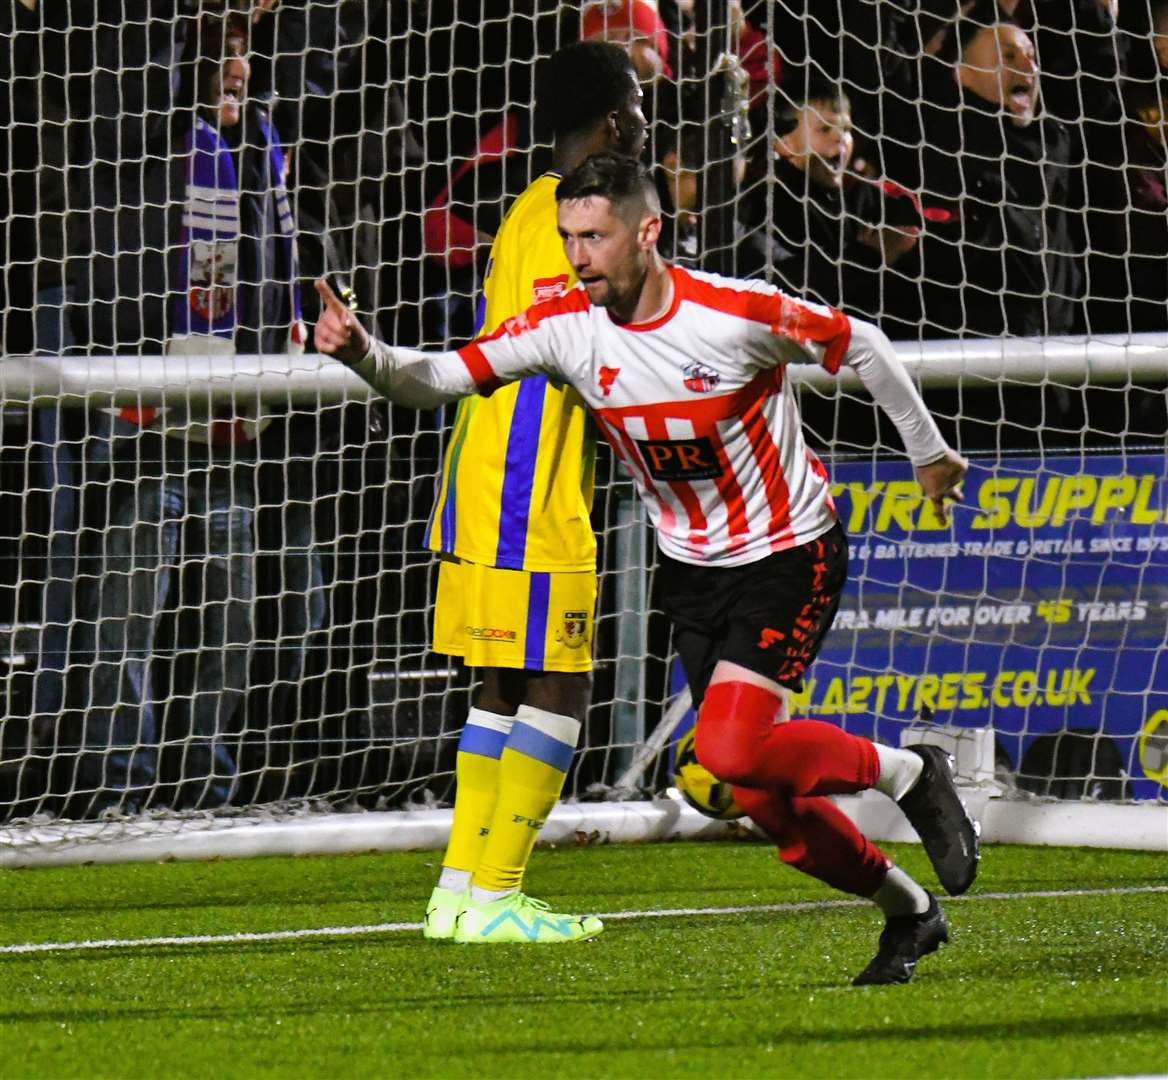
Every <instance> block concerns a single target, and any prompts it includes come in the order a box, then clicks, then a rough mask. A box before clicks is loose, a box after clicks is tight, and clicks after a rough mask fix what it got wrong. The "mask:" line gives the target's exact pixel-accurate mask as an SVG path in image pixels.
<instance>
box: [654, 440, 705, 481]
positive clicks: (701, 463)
mask: <svg viewBox="0 0 1168 1080" xmlns="http://www.w3.org/2000/svg"><path fill="white" fill-rule="evenodd" d="M637 449H639V450H640V451H641V457H642V459H643V460H644V462H645V466H646V468H648V470H649V475H650V476H651V477H653V479H654V480H666V481H678V480H681V481H689V480H715V479H717V478H718V477H719V476H721V475H722V465H721V463H720V462H719V461H718V455H717V454H716V453H714V446H713V443H711V442H710V440H709V439H707V438H705V437H704V436H697V437H695V438H692V439H638V440H637Z"/></svg>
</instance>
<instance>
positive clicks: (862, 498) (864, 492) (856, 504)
mask: <svg viewBox="0 0 1168 1080" xmlns="http://www.w3.org/2000/svg"><path fill="white" fill-rule="evenodd" d="M883 490H884V481H883V480H877V481H876V482H875V483H874V484H873V485H872V486H871V487H866V486H865V485H864V484H860V483H856V482H855V481H853V482H852V483H850V484H848V485H847V486H846V487H845V485H843V484H832V485H831V493H832V495H833V496H835V495H842V494H843V493H844V492H845V491H846V492H847V493H848V498H849V499H851V502H852V512H851V513H850V514H849V515H848V526H847V531H848V532H850V533H854V532H859V531H860V530H861V529H862V528H863V526H864V518H865V517H866V516H867V514H868V508H869V507H870V506H871V505H872V503H873V502H875V501H876V496H877V495H879V494H880V492H881V491H883Z"/></svg>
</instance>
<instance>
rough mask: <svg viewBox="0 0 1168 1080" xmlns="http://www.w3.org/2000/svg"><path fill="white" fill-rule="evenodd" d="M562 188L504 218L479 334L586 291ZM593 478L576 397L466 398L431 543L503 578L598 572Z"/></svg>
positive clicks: (539, 387)
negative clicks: (571, 260)
mask: <svg viewBox="0 0 1168 1080" xmlns="http://www.w3.org/2000/svg"><path fill="white" fill-rule="evenodd" d="M559 183H560V176H559V174H558V173H555V172H548V173H545V174H544V175H543V176H541V177H539V178H538V179H537V180H535V181H533V182H532V183H531V184H530V185H529V186H528V188H527V189H526V190H525V191H524V192H523V194H522V195H520V196H519V198H518V199H516V200H515V202H514V204H513V205H512V206H511V208H510V210H508V211H507V215H506V216H505V217H504V218H503V223H502V225H501V226H500V227H499V232H498V234H497V235H496V237H495V242H494V243H493V244H492V245H491V257H490V261H489V262H488V264H487V275H486V280H485V282H484V285H483V293H484V299H485V308H484V312H483V320H482V324H481V325H480V327H479V332H480V333H490V332H491V331H493V330H494V329H495V328H496V327H498V325H499V324H500V323H501V322H503V321H504V320H505V319H509V318H510V317H511V316H512V315H518V314H519V313H520V312H522V311H526V310H527V308H529V307H530V306H531V305H532V304H533V303H536V302H538V301H540V300H547V299H550V298H551V297H553V296H556V295H558V294H559V293H561V292H565V291H567V290H568V289H570V288H571V287H572V286H573V285H574V284H575V283H576V275H575V274H574V273H573V272H572V267H571V266H570V265H569V264H568V260H567V258H566V257H565V255H564V246H563V244H562V242H561V241H560V235H559V231H558V229H557V227H556V188H557V187H558V186H559ZM595 472H596V443H595V439H594V437H593V435H592V432H591V429H590V427H589V425H588V417H587V413H586V412H585V409H584V404H583V402H582V401H581V400H580V396H579V395H578V394H577V393H576V391H575V390H573V389H572V388H571V387H565V386H557V385H555V384H553V383H550V382H549V381H548V380H547V378H546V377H544V376H538V377H533V378H528V379H523V380H522V381H520V382H517V383H512V384H511V385H509V386H504V387H502V388H500V389H498V390H496V391H495V392H494V393H493V394H492V395H491V396H490V397H489V398H482V397H472V398H466V399H464V400H463V401H461V402H459V405H458V412H457V413H456V414H455V418H454V428H453V430H452V432H451V435H450V442H449V445H448V446H447V450H446V459H445V463H444V466H443V470H442V487H441V490H440V492H439V496H438V502H437V505H436V506H435V508H434V513H433V515H432V516H431V518H430V525H429V529H428V530H427V538H426V539H427V543H428V544H429V546H430V549H431V550H432V551H438V552H444V553H446V554H450V555H456V556H458V557H459V558H460V559H466V560H468V561H470V562H475V563H480V564H482V565H485V566H495V567H499V568H501V569H505V570H528V571H535V572H548V571H582V570H595V568H596V537H595V536H594V535H593V533H592V524H591V521H590V518H589V515H590V512H591V510H592V489H593V482H594V479H595Z"/></svg>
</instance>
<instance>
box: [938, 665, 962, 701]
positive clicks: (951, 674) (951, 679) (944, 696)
mask: <svg viewBox="0 0 1168 1080" xmlns="http://www.w3.org/2000/svg"><path fill="white" fill-rule="evenodd" d="M964 678H965V675H964V673H963V672H960V671H947V672H945V674H944V675H942V676H941V692H940V693H939V694H938V695H937V708H938V709H956V708H957V688H958V687H959V686H960V685H961V682H962V680H963V679H964Z"/></svg>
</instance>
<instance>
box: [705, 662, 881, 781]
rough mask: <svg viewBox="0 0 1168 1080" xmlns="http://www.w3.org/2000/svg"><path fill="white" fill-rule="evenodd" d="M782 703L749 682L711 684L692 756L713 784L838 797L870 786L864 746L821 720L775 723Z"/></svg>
mask: <svg viewBox="0 0 1168 1080" xmlns="http://www.w3.org/2000/svg"><path fill="white" fill-rule="evenodd" d="M781 705H782V702H781V701H780V700H779V698H778V697H777V696H776V695H775V694H773V693H772V692H771V691H770V690H767V689H766V688H765V687H761V686H755V685H753V684H752V683H742V682H723V683H716V684H715V685H714V686H711V687H710V688H709V690H707V691H706V697H705V700H704V701H703V702H702V707H701V710H700V712H699V713H698V722H697V731H696V732H695V735H694V749H695V750H696V752H697V757H698V761H700V762H701V763H702V764H703V765H704V766H705V767H706V768H707V769H709V770H710V772H712V773H713V774H714V775H715V776H716V777H717V778H718V779H719V780H723V781H726V782H727V783H731V784H739V785H741V786H742V787H753V788H763V789H766V790H768V791H769V790H774V789H782V790H785V791H789V792H790V793H791V794H792V795H840V794H850V793H852V792H856V791H863V790H864V789H865V788H870V787H872V786H873V785H874V784H875V783H876V778H877V777H878V776H879V775H880V759H879V758H878V757H877V756H876V747H875V746H874V745H873V744H872V743H871V742H870V741H869V740H868V739H863V738H860V737H859V736H857V735H849V734H848V733H847V732H846V731H843V730H842V729H841V728H838V727H836V726H835V724H826V723H824V722H823V721H821V720H789V721H787V722H786V723H783V724H776V723H775V717H776V716H777V715H778V713H779V709H780V707H781Z"/></svg>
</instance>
